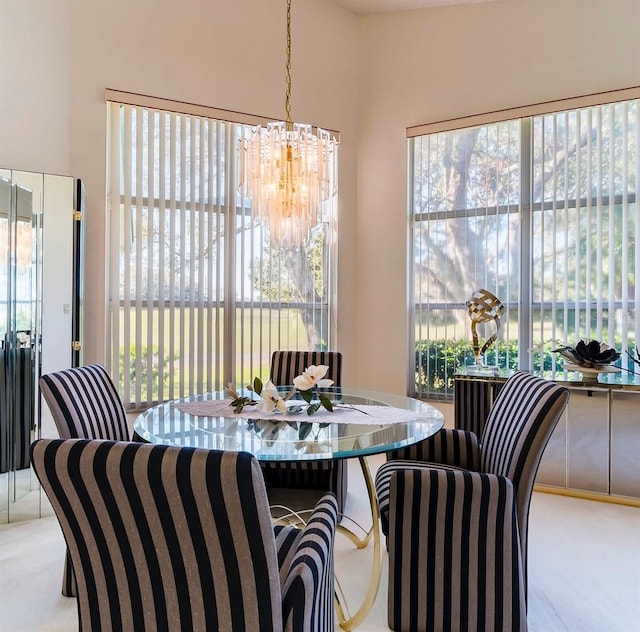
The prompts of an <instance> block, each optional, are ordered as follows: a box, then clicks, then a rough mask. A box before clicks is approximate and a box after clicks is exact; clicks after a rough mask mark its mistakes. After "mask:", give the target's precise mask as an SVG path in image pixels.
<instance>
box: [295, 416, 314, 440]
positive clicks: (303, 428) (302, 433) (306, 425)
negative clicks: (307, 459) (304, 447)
mask: <svg viewBox="0 0 640 632" xmlns="http://www.w3.org/2000/svg"><path fill="white" fill-rule="evenodd" d="M311 428H313V424H312V423H311V422H310V421H302V422H300V429H299V430H298V439H300V441H303V440H304V439H306V438H307V437H308V436H309V433H310V432H311Z"/></svg>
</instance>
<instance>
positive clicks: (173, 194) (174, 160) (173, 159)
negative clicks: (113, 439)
mask: <svg viewBox="0 0 640 632" xmlns="http://www.w3.org/2000/svg"><path fill="white" fill-rule="evenodd" d="M169 125H170V128H169V169H170V171H169V173H170V176H169V248H170V252H169V265H170V266H171V267H170V269H169V358H168V359H169V399H175V397H176V396H177V394H178V392H179V391H178V390H177V388H176V387H177V386H178V385H177V384H176V364H177V361H176V359H175V358H176V351H177V349H178V345H177V344H176V330H177V328H178V324H179V322H180V321H179V314H178V313H177V310H176V299H175V297H176V256H177V252H176V232H177V231H176V224H177V221H178V217H177V215H176V211H177V207H178V205H177V203H176V201H177V192H178V182H177V175H178V117H177V116H176V114H175V113H173V112H172V113H170V114H169Z"/></svg>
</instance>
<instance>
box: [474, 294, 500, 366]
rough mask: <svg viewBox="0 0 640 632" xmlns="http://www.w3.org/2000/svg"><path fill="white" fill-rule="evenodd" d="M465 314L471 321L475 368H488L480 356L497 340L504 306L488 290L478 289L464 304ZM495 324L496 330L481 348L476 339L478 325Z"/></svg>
mask: <svg viewBox="0 0 640 632" xmlns="http://www.w3.org/2000/svg"><path fill="white" fill-rule="evenodd" d="M466 306H467V313H468V314H469V318H470V319H471V337H472V339H473V355H474V356H475V368H477V369H481V368H485V369H486V368H488V367H486V366H485V365H484V364H483V362H482V355H483V354H484V353H485V352H486V350H487V349H488V348H489V347H490V346H491V345H492V344H493V343H494V342H495V341H496V340H497V339H498V332H499V331H500V319H501V318H502V315H503V314H504V310H505V307H504V304H503V303H502V301H501V300H500V299H499V298H497V297H496V296H495V295H494V294H492V293H491V292H489V290H484V289H480V290H477V291H476V292H474V293H473V294H472V295H471V297H470V298H469V299H468V300H467V302H466ZM492 321H493V322H494V323H495V327H496V330H495V332H494V333H493V335H491V336H489V338H487V339H486V340H485V342H484V344H483V345H482V346H480V340H479V338H478V325H481V324H487V323H491V322H492Z"/></svg>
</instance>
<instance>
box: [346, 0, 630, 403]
mask: <svg viewBox="0 0 640 632" xmlns="http://www.w3.org/2000/svg"><path fill="white" fill-rule="evenodd" d="M359 28H360V32H359V41H360V45H361V50H360V59H361V60H362V63H361V65H360V69H359V70H360V73H359V76H360V81H359V108H358V122H359V134H360V136H359V140H358V163H357V164H358V170H357V173H358V191H357V193H358V222H357V228H358V238H357V243H358V259H357V270H358V323H359V329H358V346H357V358H358V375H357V383H358V384H360V385H366V386H367V387H369V388H372V389H378V390H387V391H392V392H397V393H403V392H405V389H406V379H407V370H406V367H407V360H406V358H407V337H408V330H407V275H406V269H407V261H406V256H407V169H406V163H407V141H406V138H405V133H406V128H407V127H408V126H412V125H416V124H420V123H428V122H433V121H439V120H444V119H449V118H453V117H459V116H464V115H468V114H476V113H482V112H489V111H492V110H498V109H502V108H507V107H512V106H518V105H527V104H530V103H537V102H540V101H547V100H552V99H559V98H563V97H570V96H576V95H581V94H589V93H593V92H600V91H605V90H613V89H616V88H625V87H630V86H637V85H640V2H639V1H638V0H504V1H500V0H498V1H496V2H489V3H486V4H471V5H456V6H449V7H440V8H432V9H426V10H421V11H409V12H402V13H395V14H379V15H371V16H363V17H362V18H360V20H359ZM461 298H464V297H461Z"/></svg>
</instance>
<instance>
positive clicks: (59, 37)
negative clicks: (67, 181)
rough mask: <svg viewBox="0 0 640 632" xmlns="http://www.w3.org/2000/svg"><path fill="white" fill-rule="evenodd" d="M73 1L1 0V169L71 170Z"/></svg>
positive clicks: (63, 173) (61, 172)
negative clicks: (71, 35) (70, 47)
mask: <svg viewBox="0 0 640 632" xmlns="http://www.w3.org/2000/svg"><path fill="white" fill-rule="evenodd" d="M69 142H70V140H69V1H68V0H0V167H3V168H7V169H24V170H27V171H42V172H49V173H59V174H62V175H67V174H69V169H70V161H69V155H70V148H69Z"/></svg>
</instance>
